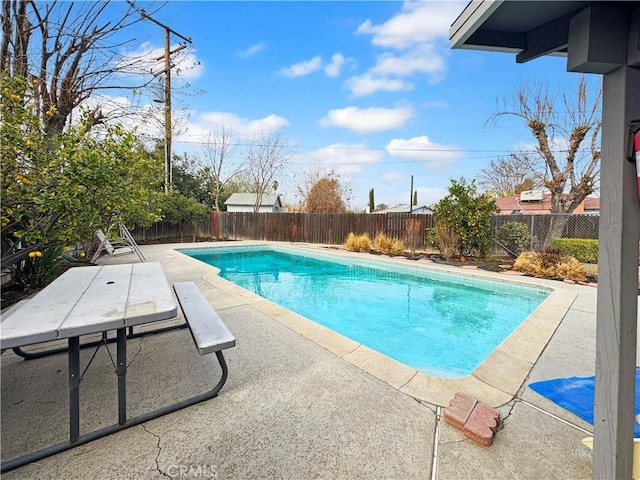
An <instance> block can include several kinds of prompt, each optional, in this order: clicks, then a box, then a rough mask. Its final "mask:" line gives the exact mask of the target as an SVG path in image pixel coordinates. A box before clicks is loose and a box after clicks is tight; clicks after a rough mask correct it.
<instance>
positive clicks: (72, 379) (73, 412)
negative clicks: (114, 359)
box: [68, 337, 80, 443]
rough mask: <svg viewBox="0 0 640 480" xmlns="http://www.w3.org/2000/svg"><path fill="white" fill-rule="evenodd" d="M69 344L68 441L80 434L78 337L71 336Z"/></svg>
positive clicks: (73, 440)
mask: <svg viewBox="0 0 640 480" xmlns="http://www.w3.org/2000/svg"><path fill="white" fill-rule="evenodd" d="M68 345H69V354H68V355H69V358H68V362H69V363H68V365H69V367H68V368H69V442H71V443H74V442H76V441H77V440H78V437H79V436H80V338H79V337H71V338H69V340H68Z"/></svg>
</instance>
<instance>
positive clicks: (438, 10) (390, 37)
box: [346, 1, 465, 96]
mask: <svg viewBox="0 0 640 480" xmlns="http://www.w3.org/2000/svg"><path fill="white" fill-rule="evenodd" d="M464 4H465V2H444V1H421V2H405V3H404V4H403V5H402V10H401V12H400V13H398V14H397V15H395V16H393V17H391V18H390V19H389V20H387V21H386V22H384V23H381V24H379V25H374V24H373V23H372V22H371V20H367V21H366V22H364V23H362V24H361V25H360V26H359V27H358V29H357V31H356V33H358V34H366V35H372V39H371V42H372V43H373V45H376V46H378V47H382V48H385V49H387V50H393V52H391V51H386V52H384V53H383V54H381V55H379V56H378V59H377V62H376V65H375V66H373V67H372V68H371V69H370V70H369V71H368V72H365V73H364V74H362V75H360V76H358V77H352V78H351V79H349V80H348V81H347V83H346V87H347V88H348V89H349V90H351V92H352V93H353V94H354V95H356V96H364V95H370V94H372V93H374V92H376V91H379V90H387V91H400V90H408V89H410V88H409V86H411V88H412V86H413V85H412V83H410V82H409V81H408V80H406V79H407V78H408V77H411V76H414V75H416V74H423V75H427V77H428V81H429V83H431V84H433V83H437V82H439V81H442V80H443V79H444V76H445V73H446V67H447V65H446V61H445V59H446V57H447V56H448V55H449V45H448V41H447V39H448V36H449V25H451V23H453V21H454V20H455V19H456V17H457V15H458V14H459V13H460V11H461V9H462V7H463V6H464Z"/></svg>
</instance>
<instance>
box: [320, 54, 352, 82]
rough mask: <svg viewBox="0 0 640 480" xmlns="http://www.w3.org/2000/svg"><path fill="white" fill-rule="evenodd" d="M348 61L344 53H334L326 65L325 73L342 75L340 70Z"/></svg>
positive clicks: (336, 75) (331, 75)
mask: <svg viewBox="0 0 640 480" xmlns="http://www.w3.org/2000/svg"><path fill="white" fill-rule="evenodd" d="M346 61H347V59H346V58H344V55H342V54H341V53H334V54H333V56H332V57H331V63H329V64H327V65H326V66H325V67H324V73H326V74H327V75H328V76H330V77H338V76H340V70H341V69H342V66H343V65H344V64H345V62H346Z"/></svg>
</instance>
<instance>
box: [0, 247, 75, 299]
mask: <svg viewBox="0 0 640 480" xmlns="http://www.w3.org/2000/svg"><path fill="white" fill-rule="evenodd" d="M64 262H65V259H64V257H63V247H62V246H61V245H57V246H53V247H47V248H44V249H43V250H42V251H41V252H40V251H33V252H30V253H29V257H27V258H26V259H25V260H23V261H22V262H19V263H16V264H14V265H12V267H11V278H12V279H13V281H14V283H15V284H16V285H17V286H18V287H20V288H22V289H24V290H27V291H33V290H38V289H40V288H44V287H46V286H47V285H49V284H50V283H51V282H53V281H54V280H55V279H56V277H57V276H58V275H59V274H60V269H61V267H62V264H63V263H64Z"/></svg>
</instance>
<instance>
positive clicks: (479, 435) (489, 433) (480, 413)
mask: <svg viewBox="0 0 640 480" xmlns="http://www.w3.org/2000/svg"><path fill="white" fill-rule="evenodd" d="M499 424H500V413H499V412H498V411H497V410H496V409H495V408H491V407H490V406H488V405H485V404H484V403H478V404H477V405H476V407H475V408H474V409H473V411H472V412H471V415H469V419H468V420H467V422H466V423H465V425H464V434H465V436H466V437H467V438H470V439H471V440H473V441H474V442H476V443H478V444H480V445H484V446H485V447H489V446H491V445H492V444H493V437H494V435H495V433H496V430H497V429H498V425H499Z"/></svg>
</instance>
